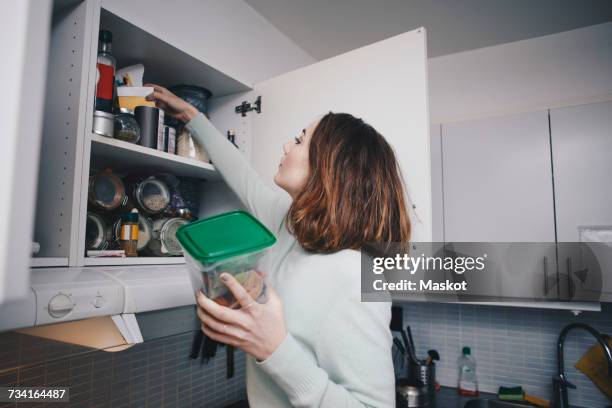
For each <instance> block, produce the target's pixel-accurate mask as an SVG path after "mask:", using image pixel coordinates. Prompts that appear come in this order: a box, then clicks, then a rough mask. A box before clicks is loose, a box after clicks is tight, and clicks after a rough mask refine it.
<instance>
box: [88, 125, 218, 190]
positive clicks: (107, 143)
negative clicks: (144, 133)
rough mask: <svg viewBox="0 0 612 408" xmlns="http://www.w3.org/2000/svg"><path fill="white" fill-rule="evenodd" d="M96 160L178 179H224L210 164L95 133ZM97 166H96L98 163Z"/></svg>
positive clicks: (93, 153)
mask: <svg viewBox="0 0 612 408" xmlns="http://www.w3.org/2000/svg"><path fill="white" fill-rule="evenodd" d="M91 156H92V161H94V162H96V161H99V162H101V164H102V165H103V166H104V167H111V168H113V170H114V169H119V170H121V169H135V168H138V167H140V168H150V169H155V170H156V171H159V172H168V173H172V174H174V175H175V176H182V177H196V178H199V179H205V180H208V181H219V180H221V177H220V175H219V173H217V171H216V170H215V167H214V166H213V165H212V164H210V163H205V162H203V161H200V160H195V159H190V158H186V157H182V156H178V155H176V154H170V153H166V152H162V151H159V150H155V149H151V148H148V147H143V146H140V145H137V144H134V143H128V142H124V141H122V140H117V139H112V138H108V137H105V136H100V135H98V134H95V133H91ZM94 164H95V163H94Z"/></svg>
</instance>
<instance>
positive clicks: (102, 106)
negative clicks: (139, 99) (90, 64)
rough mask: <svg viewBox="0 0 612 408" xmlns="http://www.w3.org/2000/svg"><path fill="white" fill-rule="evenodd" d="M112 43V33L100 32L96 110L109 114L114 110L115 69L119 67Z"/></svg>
mask: <svg viewBox="0 0 612 408" xmlns="http://www.w3.org/2000/svg"><path fill="white" fill-rule="evenodd" d="M112 42H113V35H112V33H111V32H110V31H107V30H100V34H99V40H98V62H97V74H96V108H95V110H99V111H104V112H109V113H110V112H112V110H113V92H114V83H115V68H116V67H117V60H116V59H115V57H114V56H113V54H112V53H111V48H112V47H111V44H112Z"/></svg>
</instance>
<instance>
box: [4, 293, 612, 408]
mask: <svg viewBox="0 0 612 408" xmlns="http://www.w3.org/2000/svg"><path fill="white" fill-rule="evenodd" d="M399 305H401V306H402V307H403V308H404V324H410V325H411V327H412V332H413V336H414V340H415V343H416V345H417V351H418V353H419V355H421V356H423V355H425V353H426V352H427V350H428V349H430V348H435V349H437V350H438V351H439V352H440V356H441V361H439V362H438V364H437V379H438V381H439V382H440V383H441V384H443V385H449V386H455V385H456V381H457V358H458V357H459V353H460V351H461V347H462V346H464V345H465V346H470V347H471V348H472V354H473V355H474V356H475V357H476V360H477V373H478V380H479V386H480V389H481V390H483V391H489V392H497V388H498V386H499V385H506V386H514V385H521V386H523V388H524V389H525V390H526V391H527V392H528V393H530V394H533V395H536V396H539V397H544V398H546V399H549V398H550V397H551V378H552V376H553V374H554V373H555V372H556V352H555V350H556V349H555V347H556V341H557V336H558V334H559V331H560V330H561V329H562V328H563V327H564V326H565V325H566V324H568V323H571V322H574V321H580V322H584V323H588V324H591V325H593V326H594V327H595V328H596V329H598V330H599V331H601V332H602V333H612V305H604V306H603V311H602V312H584V313H583V314H581V315H580V316H577V317H576V316H573V315H572V314H571V313H570V312H569V311H560V310H543V309H523V308H511V307H493V306H479V305H458V304H436V303H412V302H409V303H401V304H399ZM157 322H159V320H157ZM158 324H159V323H158ZM151 326H153V325H152V324H151ZM192 340H193V332H189V333H184V334H177V335H173V336H169V337H163V338H160V339H156V340H149V341H145V343H143V344H139V345H135V346H134V347H132V348H131V349H129V350H126V351H122V352H118V353H107V352H103V351H94V352H91V351H86V350H85V349H83V348H80V347H78V346H71V345H68V344H64V343H58V342H54V341H50V340H45V339H40V338H37V337H32V336H27V335H23V334H18V333H12V332H9V333H0V384H2V385H9V384H21V385H66V384H68V385H71V403H70V404H69V405H62V404H47V405H48V406H49V407H60V406H70V407H88V408H89V407H113V408H115V407H130V408H131V407H181V408H182V407H205V408H208V407H211V408H216V407H223V406H225V405H228V404H230V403H232V402H235V401H238V400H241V399H245V398H246V389H245V357H244V354H243V353H242V352H239V351H237V352H236V356H235V364H236V370H235V376H234V378H232V379H230V380H227V379H226V378H225V373H226V371H225V369H226V367H225V351H224V348H222V349H220V350H219V352H218V353H217V356H216V357H214V358H213V359H212V360H211V361H210V362H209V363H208V364H205V365H200V361H199V359H198V360H191V359H189V358H188V357H187V356H188V354H189V352H190V350H191V344H192ZM592 344H594V340H593V339H592V338H591V337H590V335H589V334H588V333H584V332H582V331H578V330H577V331H574V332H572V333H571V334H570V335H569V336H568V339H567V341H566V345H565V351H566V355H565V360H566V361H565V367H566V372H567V373H568V376H569V379H570V381H572V382H573V383H574V384H576V385H577V386H578V388H577V389H576V390H570V401H571V403H572V404H575V405H580V406H583V407H587V408H600V407H605V406H607V405H608V404H610V401H609V400H608V399H607V397H605V396H604V395H603V394H602V393H601V392H600V391H599V390H598V389H597V388H596V387H595V386H594V385H593V384H592V383H591V381H590V380H589V379H588V378H587V377H585V376H584V375H583V374H581V373H580V372H578V371H577V370H576V369H575V368H574V367H573V366H574V364H575V362H576V361H577V360H578V359H579V358H580V357H581V356H582V354H583V353H584V352H585V351H586V350H587V349H588V348H589V347H590V346H591V345H592ZM66 356H70V357H66ZM15 367H21V368H15ZM17 406H18V407H21V406H23V405H22V404H19V405H17ZM32 406H36V407H43V406H45V405H43V404H36V405H32ZM0 407H15V405H14V404H4V405H3V404H0Z"/></svg>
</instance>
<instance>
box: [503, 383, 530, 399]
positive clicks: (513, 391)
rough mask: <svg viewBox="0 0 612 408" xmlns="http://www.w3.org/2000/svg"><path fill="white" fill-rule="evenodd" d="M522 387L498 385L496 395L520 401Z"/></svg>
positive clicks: (522, 393) (522, 394)
mask: <svg viewBox="0 0 612 408" xmlns="http://www.w3.org/2000/svg"><path fill="white" fill-rule="evenodd" d="M524 394H525V393H524V392H523V387H521V386H520V385H519V386H518V387H499V390H498V391H497V397H498V398H499V399H500V400H505V401H521V400H522V399H523V396H524Z"/></svg>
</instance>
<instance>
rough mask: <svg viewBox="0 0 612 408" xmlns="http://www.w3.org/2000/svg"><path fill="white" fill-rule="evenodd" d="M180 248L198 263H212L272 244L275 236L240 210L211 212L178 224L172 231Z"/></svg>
mask: <svg viewBox="0 0 612 408" xmlns="http://www.w3.org/2000/svg"><path fill="white" fill-rule="evenodd" d="M176 238H177V239H178V240H179V242H180V243H181V245H182V246H183V249H184V250H185V251H187V253H189V255H191V257H192V258H194V259H196V260H198V261H199V262H202V263H214V262H218V261H221V260H224V259H228V258H232V257H235V256H239V255H244V254H249V253H252V252H257V251H259V250H262V249H265V248H267V247H269V246H272V245H274V243H275V242H276V238H275V237H274V235H272V233H271V232H270V231H268V229H267V228H266V227H264V225H263V224H262V223H261V222H259V221H258V220H257V219H256V218H255V217H253V216H252V215H250V214H249V213H247V212H244V211H232V212H228V213H225V214H219V215H215V216H214V217H210V218H206V219H203V220H200V221H196V222H192V223H191V224H187V225H184V226H182V227H181V228H179V229H178V231H177V232H176Z"/></svg>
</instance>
